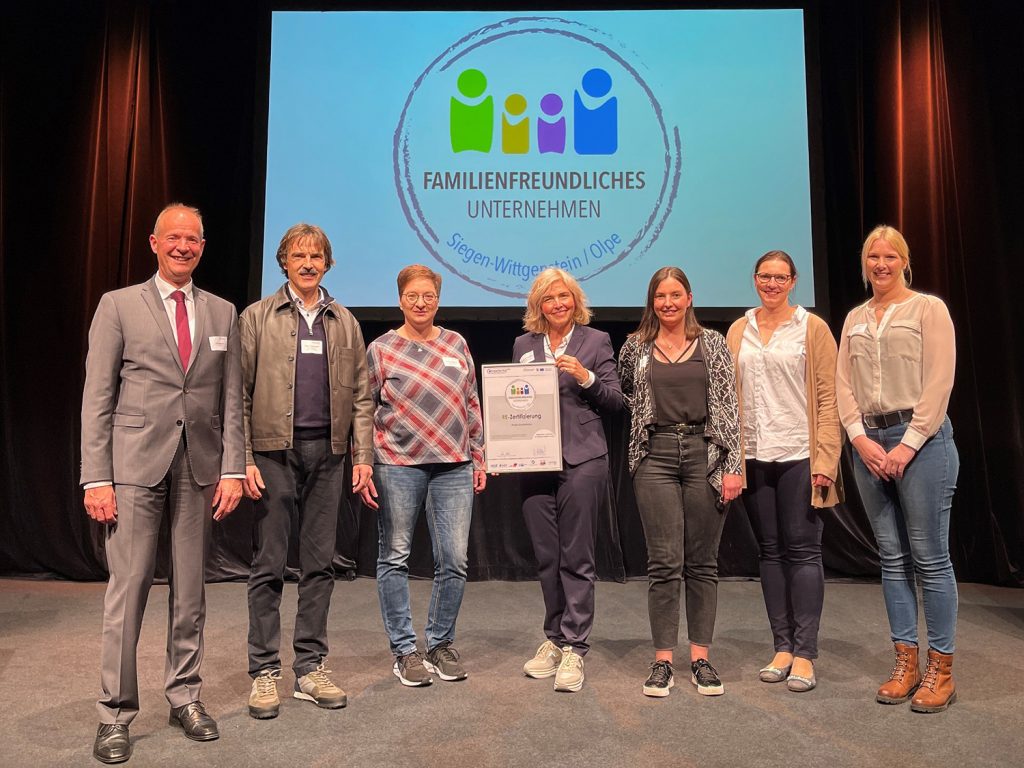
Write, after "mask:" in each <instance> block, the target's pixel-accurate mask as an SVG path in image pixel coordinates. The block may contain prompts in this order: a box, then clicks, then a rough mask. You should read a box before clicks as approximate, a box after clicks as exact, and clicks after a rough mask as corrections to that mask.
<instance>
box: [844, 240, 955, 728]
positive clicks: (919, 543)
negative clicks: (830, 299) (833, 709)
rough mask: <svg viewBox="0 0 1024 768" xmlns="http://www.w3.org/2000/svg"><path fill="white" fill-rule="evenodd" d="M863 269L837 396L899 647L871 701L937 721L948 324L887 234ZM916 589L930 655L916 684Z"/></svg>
mask: <svg viewBox="0 0 1024 768" xmlns="http://www.w3.org/2000/svg"><path fill="white" fill-rule="evenodd" d="M861 268H862V271H863V276H864V282H865V284H870V286H871V290H872V297H871V299H870V300H869V301H868V302H866V303H864V304H862V305H860V306H859V307H856V308H855V309H853V310H852V311H851V312H850V314H849V315H847V317H846V323H845V324H844V325H843V335H842V338H841V339H840V344H839V361H838V366H837V369H836V396H837V399H838V403H839V418H840V420H841V421H842V423H843V427H844V428H845V429H846V432H847V434H848V435H849V436H850V441H851V442H852V443H853V447H854V449H855V451H854V462H853V463H854V471H855V475H856V478H857V487H858V488H859V489H860V495H861V498H862V499H863V501H864V508H865V511H866V512H867V515H868V519H869V520H870V522H871V527H872V529H873V530H874V533H875V539H876V541H877V542H878V553H879V558H880V560H881V563H882V594H883V595H884V597H885V608H886V612H887V613H888V615H889V627H890V630H891V633H892V640H893V642H894V643H895V647H896V663H895V665H894V666H893V670H892V673H891V674H890V677H889V680H888V681H886V682H885V683H884V684H883V685H882V687H881V688H879V690H878V694H877V696H876V699H877V700H878V701H879V702H880V703H883V704H899V703H901V702H904V701H906V700H907V699H909V698H911V697H913V700H912V701H911V705H910V708H911V709H913V710H914V711H916V712H938V711H940V710H943V709H945V708H946V707H948V706H949V705H950V704H952V703H953V702H954V701H955V700H956V690H955V687H954V685H953V678H952V674H951V670H952V664H953V651H954V636H955V632H956V612H957V589H956V578H955V576H954V574H953V565H952V563H951V562H950V559H949V511H950V505H951V503H952V500H953V491H954V489H955V488H956V478H957V473H958V471H959V468H960V460H959V456H958V455H957V450H956V445H955V444H954V443H953V428H952V426H950V423H949V418H948V417H947V416H946V405H947V404H948V402H949V394H950V390H951V389H952V388H953V373H954V369H955V363H956V346H955V343H954V336H953V322H952V320H951V319H950V316H949V310H947V309H946V305H945V304H944V303H943V302H942V301H941V300H940V299H938V298H936V297H934V296H928V295H926V294H923V293H917V292H916V291H912V290H910V287H909V282H910V249H909V248H908V247H907V242H906V240H904V239H903V235H901V234H900V233H899V232H898V231H896V230H895V229H893V228H892V227H887V226H880V227H876V228H875V229H874V230H872V232H871V234H869V235H868V237H867V240H865V241H864V247H863V250H862V252H861ZM916 581H920V582H921V588H922V595H923V598H924V618H925V626H926V628H927V632H928V645H929V648H928V664H927V667H926V669H925V672H924V675H923V676H922V675H921V672H920V669H919V667H918V638H917V590H916V585H915V582H916Z"/></svg>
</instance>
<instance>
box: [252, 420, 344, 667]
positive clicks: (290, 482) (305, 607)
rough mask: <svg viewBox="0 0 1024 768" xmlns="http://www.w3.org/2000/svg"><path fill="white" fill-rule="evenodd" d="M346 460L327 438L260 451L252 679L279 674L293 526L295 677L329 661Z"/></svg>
mask: <svg viewBox="0 0 1024 768" xmlns="http://www.w3.org/2000/svg"><path fill="white" fill-rule="evenodd" d="M344 458H345V457H344V455H342V454H333V453H331V441H330V439H329V438H323V439H320V440H296V441H295V447H294V448H291V449H289V450H284V451H267V452H257V453H256V454H255V459H256V466H257V467H258V468H259V470H260V474H262V475H263V482H264V483H265V484H266V486H267V487H266V490H264V491H263V498H262V499H260V500H259V501H258V502H256V505H255V517H256V519H255V524H254V526H253V558H252V567H251V569H250V571H249V590H248V591H249V674H250V675H251V676H253V677H255V676H256V675H258V674H259V673H260V672H261V671H262V670H265V669H280V668H281V657H280V647H281V610H280V608H281V592H282V590H283V589H284V573H285V568H286V567H287V565H288V541H289V538H290V536H291V531H292V527H293V526H298V529H299V535H298V543H299V569H300V571H301V573H300V576H299V605H298V613H297V615H296V617H295V637H294V638H293V641H292V646H293V648H294V651H295V659H294V661H293V663H292V669H293V670H294V671H295V676H296V677H302V676H303V675H308V674H309V673H310V672H312V671H313V670H315V669H316V668H317V667H318V666H319V665H320V664H321V663H322V661H323V658H324V657H325V656H327V650H328V649H327V614H328V612H329V611H330V607H331V593H332V592H333V591H334V566H333V565H332V561H333V560H334V548H335V541H336V539H337V535H338V508H339V505H340V504H341V495H342V492H343V490H344V488H343V484H344V473H343V471H342V470H343V468H344Z"/></svg>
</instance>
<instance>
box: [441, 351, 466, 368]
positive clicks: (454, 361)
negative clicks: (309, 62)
mask: <svg viewBox="0 0 1024 768" xmlns="http://www.w3.org/2000/svg"><path fill="white" fill-rule="evenodd" d="M441 360H442V361H444V364H445V365H446V366H447V367H448V368H458V369H459V370H460V371H461V370H462V361H461V360H459V358H457V357H448V356H447V355H445V356H443V357H442V358H441Z"/></svg>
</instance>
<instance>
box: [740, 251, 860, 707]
mask: <svg viewBox="0 0 1024 768" xmlns="http://www.w3.org/2000/svg"><path fill="white" fill-rule="evenodd" d="M796 279H797V273H796V266H795V265H794V264H793V259H792V258H790V256H789V254H787V253H786V252H785V251H769V252H768V253H766V254H765V255H764V256H762V257H761V258H760V259H758V260H757V264H755V265H754V287H755V288H756V289H757V295H758V297H759V298H760V299H761V306H760V307H757V308H755V309H751V310H749V311H748V312H747V313H746V314H745V315H744V316H743V317H741V318H740V319H739V320H737V321H736V322H735V323H733V324H732V327H731V328H730V329H729V334H728V337H727V341H728V343H729V350H730V351H731V352H732V355H733V358H735V360H736V380H737V389H738V391H739V399H740V416H741V421H742V424H743V445H744V450H745V453H746V465H745V471H746V491H745V492H744V494H743V504H744V506H745V507H746V509H747V513H748V515H749V516H750V523H751V526H752V527H753V529H754V533H755V535H756V536H757V543H758V547H759V549H760V555H761V558H760V560H761V591H762V592H763V593H764V604H765V609H766V610H767V612H768V623H769V624H770V625H771V629H772V636H773V638H774V643H775V657H774V658H773V659H772V661H771V662H770V663H769V664H768V666H766V667H764V668H763V669H762V670H761V672H760V675H759V676H760V679H761V680H762V681H764V682H766V683H778V682H782V681H783V680H785V681H786V684H787V687H788V688H789V690H791V691H797V692H803V691H809V690H811V689H812V688H814V687H815V685H816V684H817V683H816V680H815V675H814V660H815V659H816V658H818V625H819V624H820V621H821V607H822V603H823V600H824V595H825V572H824V569H823V567H822V563H821V534H822V529H823V528H824V526H823V524H822V520H821V515H820V512H819V510H820V509H822V508H826V507H831V506H834V505H835V504H838V503H839V502H840V501H842V482H841V478H840V476H839V454H840V452H841V450H842V445H843V437H842V431H841V430H840V428H839V414H838V412H837V411H836V386H835V370H836V342H835V339H833V338H832V332H831V331H829V328H828V326H827V325H826V324H825V322H824V321H823V320H821V318H819V317H817V316H815V315H812V314H811V313H810V312H808V311H807V310H806V309H804V308H803V307H801V306H793V305H792V304H790V303H789V295H790V293H791V292H792V290H793V287H794V286H795V285H796Z"/></svg>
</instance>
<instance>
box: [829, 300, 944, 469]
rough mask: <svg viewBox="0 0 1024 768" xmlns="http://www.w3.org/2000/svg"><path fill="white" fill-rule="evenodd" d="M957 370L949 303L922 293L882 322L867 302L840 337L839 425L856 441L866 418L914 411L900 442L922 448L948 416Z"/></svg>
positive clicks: (849, 317) (897, 306) (887, 313)
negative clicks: (950, 396) (840, 423)
mask: <svg viewBox="0 0 1024 768" xmlns="http://www.w3.org/2000/svg"><path fill="white" fill-rule="evenodd" d="M955 370H956V341H955V337H954V332H953V321H952V319H951V318H950V316H949V310H948V309H947V308H946V305H945V304H944V303H943V301H942V299H939V298H937V297H935V296H929V295H928V294H925V293H915V294H913V295H911V296H910V298H908V299H906V300H904V301H901V302H900V303H899V304H892V305H890V306H889V308H888V309H886V311H885V314H884V315H883V316H882V322H880V323H878V322H876V321H875V311H874V310H873V309H872V308H871V307H870V302H865V303H864V304H861V305H860V306H859V307H855V308H854V309H853V310H851V311H850V314H849V315H847V316H846V322H845V323H844V325H843V335H842V337H841V338H840V339H839V358H838V361H837V366H836V400H837V401H838V404H839V420H840V421H841V422H842V423H843V427H844V428H845V429H846V433H847V434H848V435H849V436H850V440H853V439H855V438H857V437H859V436H860V435H863V434H864V425H863V424H862V423H861V418H862V416H863V415H864V414H866V413H867V414H880V413H890V412H892V411H899V410H907V409H910V408H913V409H914V417H913V419H911V421H910V424H909V425H908V426H907V431H906V433H905V434H904V435H903V439H902V441H901V442H903V443H906V444H907V445H909V446H910V447H911V448H913V449H914V450H917V449H919V448H920V447H921V446H922V445H924V443H925V441H926V440H927V439H928V438H930V437H931V436H932V435H934V434H935V433H936V432H937V431H938V430H939V427H940V426H942V422H943V420H944V419H945V418H946V406H947V405H948V404H949V394H950V392H951V391H952V389H953V375H954V372H955Z"/></svg>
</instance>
